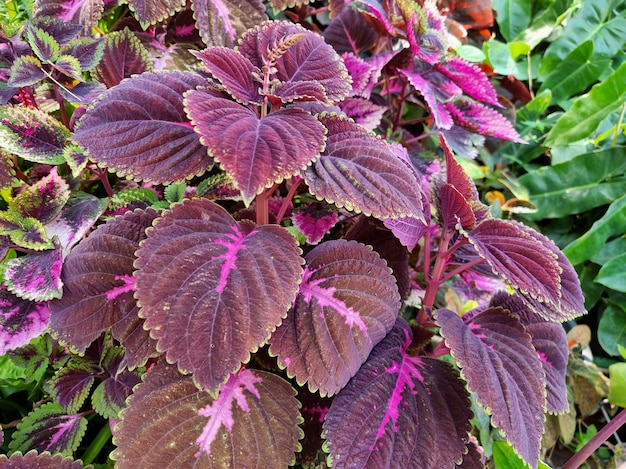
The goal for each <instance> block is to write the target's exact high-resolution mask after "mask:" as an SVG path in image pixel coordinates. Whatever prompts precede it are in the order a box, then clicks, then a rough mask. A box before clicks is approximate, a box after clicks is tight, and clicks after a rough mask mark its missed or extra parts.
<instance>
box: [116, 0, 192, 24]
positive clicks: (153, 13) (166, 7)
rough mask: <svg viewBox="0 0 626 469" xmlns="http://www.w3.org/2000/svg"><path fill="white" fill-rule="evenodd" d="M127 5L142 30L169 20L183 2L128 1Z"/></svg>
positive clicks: (167, 0) (168, 0) (173, 0)
mask: <svg viewBox="0 0 626 469" xmlns="http://www.w3.org/2000/svg"><path fill="white" fill-rule="evenodd" d="M127 3H128V6H129V7H130V9H131V10H132V11H133V13H135V17H136V18H137V20H139V23H140V24H141V26H142V27H143V28H144V29H146V28H147V27H148V26H149V25H151V24H154V23H158V22H159V21H163V20H164V19H166V18H169V17H170V16H172V15H173V14H174V13H176V12H177V11H179V10H181V9H182V7H183V6H184V5H185V1H184V0H182V1H181V0H165V1H158V0H128V1H127Z"/></svg>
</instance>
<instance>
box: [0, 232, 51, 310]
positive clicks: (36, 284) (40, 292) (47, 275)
mask: <svg viewBox="0 0 626 469" xmlns="http://www.w3.org/2000/svg"><path fill="white" fill-rule="evenodd" d="M62 266H63V250H62V249H61V247H60V246H59V244H58V242H55V248H54V249H49V250H47V251H41V252H33V253H30V254H29V255H27V256H22V257H15V258H13V259H9V260H7V261H5V263H4V283H5V284H6V285H7V288H8V289H9V290H10V291H11V292H12V293H14V294H15V295H17V296H19V297H20V298H24V299H26V300H35V301H46V300H51V299H52V298H60V297H61V295H62V291H61V288H62V287H63V282H62V281H61V267H62Z"/></svg>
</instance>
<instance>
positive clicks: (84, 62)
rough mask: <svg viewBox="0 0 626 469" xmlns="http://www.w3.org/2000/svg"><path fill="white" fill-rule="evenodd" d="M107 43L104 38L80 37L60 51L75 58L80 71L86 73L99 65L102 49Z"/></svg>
mask: <svg viewBox="0 0 626 469" xmlns="http://www.w3.org/2000/svg"><path fill="white" fill-rule="evenodd" d="M106 41H108V35H107V39H104V38H91V37H82V38H78V39H75V40H73V41H72V42H70V43H69V44H68V45H67V46H65V47H64V48H63V49H62V53H63V54H66V55H70V56H72V57H75V58H76V60H78V63H79V65H80V69H81V71H83V72H84V71H88V70H91V69H92V68H94V67H95V66H96V65H98V64H99V63H100V60H101V59H102V56H103V54H104V47H105V44H106Z"/></svg>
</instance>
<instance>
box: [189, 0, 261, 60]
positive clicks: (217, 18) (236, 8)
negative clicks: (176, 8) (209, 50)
mask: <svg viewBox="0 0 626 469" xmlns="http://www.w3.org/2000/svg"><path fill="white" fill-rule="evenodd" d="M192 6H193V10H194V16H195V18H196V25H197V26H198V29H199V30H200V36H201V37H202V41H203V42H204V43H205V44H206V45H207V46H210V47H211V46H218V47H231V48H232V47H234V46H235V44H236V43H237V40H238V39H239V38H240V37H241V36H242V35H243V34H244V32H245V31H247V30H248V29H250V28H253V27H254V26H256V25H258V24H259V23H261V22H263V21H265V20H266V19H267V14H266V13H265V5H264V4H263V2H262V1H261V0H193V1H192Z"/></svg>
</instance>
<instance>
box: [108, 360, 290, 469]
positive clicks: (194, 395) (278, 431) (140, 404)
mask: <svg viewBox="0 0 626 469" xmlns="http://www.w3.org/2000/svg"><path fill="white" fill-rule="evenodd" d="M294 394H295V393H294V391H293V388H292V387H291V386H290V385H289V384H288V383H287V382H286V381H284V380H283V379H282V378H279V377H278V376H276V375H273V374H269V373H266V372H263V371H256V370H248V369H245V368H244V369H242V370H240V371H239V372H238V373H236V374H233V375H231V376H230V377H229V378H228V381H227V382H226V384H225V385H224V386H223V387H222V390H221V391H220V393H219V395H218V396H217V397H216V398H215V399H213V398H211V397H210V396H209V394H208V393H206V392H205V391H201V390H199V389H198V388H196V386H195V385H194V383H193V380H192V378H191V377H190V376H182V375H180V373H178V371H177V370H176V368H175V367H173V366H171V365H166V364H164V363H161V364H159V365H157V366H155V367H154V368H152V369H151V370H150V371H149V372H148V373H147V374H146V376H145V378H144V383H142V384H141V385H140V386H138V387H137V389H136V390H135V392H134V394H133V395H132V397H131V398H130V400H129V406H128V408H127V409H125V410H124V411H123V412H122V421H121V422H120V423H119V424H118V426H117V428H116V432H115V437H114V443H115V444H117V449H116V450H115V451H114V453H113V458H114V459H115V460H116V461H117V464H116V467H118V468H119V469H135V468H138V467H145V468H148V467H160V468H163V469H177V468H181V467H185V468H198V469H199V468H202V467H216V468H217V467H254V468H258V469H266V468H267V469H275V468H276V467H287V466H289V465H290V464H292V463H293V462H294V459H295V455H294V453H295V451H297V450H298V449H299V444H298V439H299V438H300V436H301V434H300V431H299V429H298V427H297V425H298V423H300V422H301V421H302V418H301V417H300V413H299V412H298V406H299V404H298V401H296V399H295V397H294Z"/></svg>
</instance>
